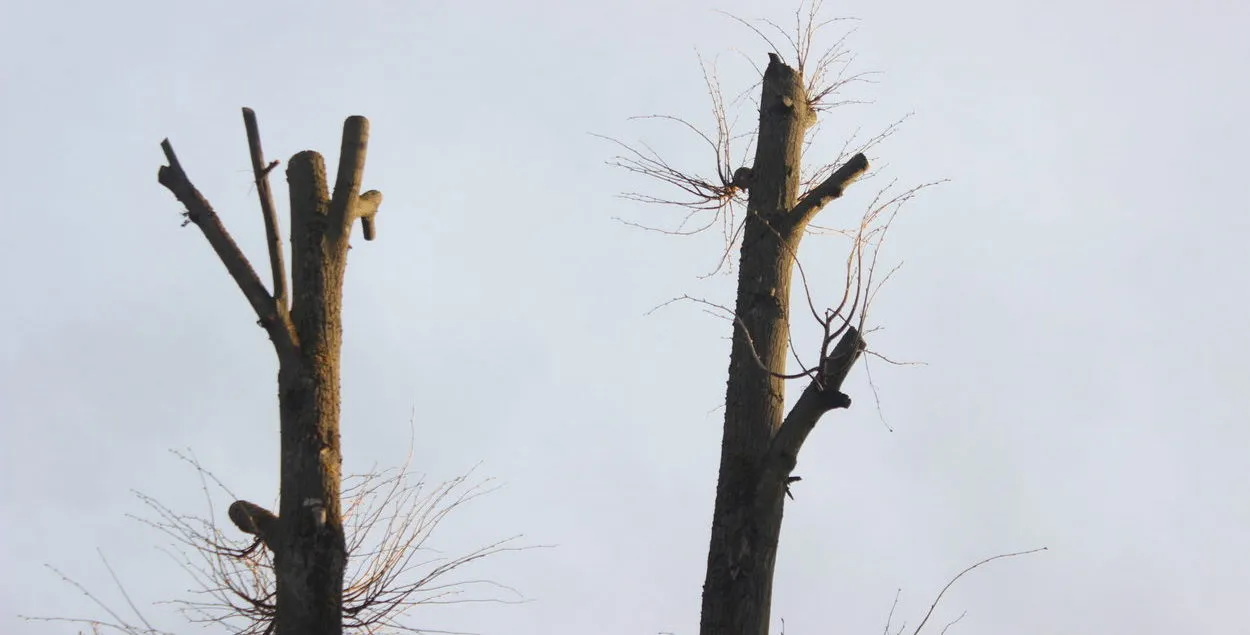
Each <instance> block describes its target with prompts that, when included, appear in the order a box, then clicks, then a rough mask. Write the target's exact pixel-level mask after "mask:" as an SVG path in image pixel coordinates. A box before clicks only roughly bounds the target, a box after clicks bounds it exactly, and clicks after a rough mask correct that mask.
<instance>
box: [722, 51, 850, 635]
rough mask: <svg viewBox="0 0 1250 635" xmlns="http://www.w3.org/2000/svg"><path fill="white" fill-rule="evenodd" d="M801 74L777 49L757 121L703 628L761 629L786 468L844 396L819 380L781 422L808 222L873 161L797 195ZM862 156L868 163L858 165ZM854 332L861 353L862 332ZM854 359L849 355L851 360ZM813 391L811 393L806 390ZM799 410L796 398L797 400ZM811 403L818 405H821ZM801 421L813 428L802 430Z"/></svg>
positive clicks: (806, 110) (745, 634)
mask: <svg viewBox="0 0 1250 635" xmlns="http://www.w3.org/2000/svg"><path fill="white" fill-rule="evenodd" d="M814 120H815V113H814V112H813V111H812V109H811V108H810V106H809V105H808V101H807V95H806V92H805V91H804V87H803V78H802V77H801V76H800V75H799V73H798V72H796V71H795V70H794V69H792V68H790V67H788V66H786V65H785V64H783V63H782V62H781V60H780V59H779V58H777V57H776V56H775V55H770V62H769V65H768V68H767V69H766V71H765V73H764V81H763V88H762V94H761V98H760V127H759V138H758V141H757V144H756V154H755V164H754V166H752V181H751V185H750V190H749V194H750V198H749V202H748V208H747V218H746V220H745V227H744V229H743V232H742V252H741V258H740V266H739V270H738V297H737V302H736V308H735V320H736V324H735V328H734V336H733V349H732V352H731V354H730V362H729V380H728V386H727V389H726V395H725V428H724V436H723V438H722V443H721V462H720V476H719V480H718V483H717V487H716V505H715V510H714V512H713V517H712V536H711V543H710V547H709V550H708V562H707V577H706V579H705V581H704V586H703V610H702V621H701V625H700V633H701V634H702V635H765V634H766V633H767V632H768V625H769V609H770V605H771V597H772V583H773V569H774V565H775V561H776V556H777V543H778V538H779V535H780V533H781V517H782V511H783V503H784V500H785V491H786V477H788V476H789V474H790V470H791V469H793V467H794V460H795V455H796V454H797V451H798V445H800V444H801V443H802V439H803V438H805V437H806V432H807V431H810V426H811V425H814V424H815V419H816V418H819V416H820V415H821V414H823V413H824V412H826V411H828V410H829V409H831V408H833V407H840V406H841V407H845V405H848V404H849V402H847V403H843V401H844V400H845V395H842V394H841V393H840V392H838V387H840V385H841V377H842V376H845V372H844V371H843V372H841V374H840V376H839V377H838V378H837V381H836V384H837V385H836V386H835V385H832V384H821V386H820V387H818V388H817V389H815V391H814V392H813V394H812V396H811V397H810V398H808V399H807V401H806V402H805V403H804V406H805V410H804V411H803V414H804V415H805V416H801V417H799V419H801V421H796V422H795V423H794V425H793V426H792V427H794V428H796V433H795V434H794V435H785V437H784V440H786V441H787V443H792V442H793V441H795V440H797V443H793V444H792V445H786V446H785V447H782V446H781V445H780V444H778V443H775V439H777V438H778V436H779V435H778V433H779V431H780V429H781V428H782V427H783V425H789V424H790V421H789V419H787V420H786V421H785V424H783V414H784V406H785V387H784V384H783V380H782V379H781V378H780V377H779V375H780V374H783V373H784V372H785V368H786V353H787V350H788V349H787V346H788V338H789V328H790V324H789V315H788V313H789V309H790V278H791V272H792V269H793V265H794V261H795V254H796V253H797V251H798V247H799V242H800V240H801V238H802V236H803V233H804V230H805V228H806V225H807V222H808V221H809V220H810V218H811V217H812V216H813V215H814V213H815V212H816V211H818V210H819V208H820V207H821V206H823V205H824V203H826V202H828V201H829V200H832V199H833V198H837V196H839V195H841V188H842V186H844V185H845V184H846V183H849V181H850V180H852V179H853V178H855V177H857V176H858V175H859V174H860V173H862V172H863V170H864V169H865V168H866V167H867V161H866V160H865V159H864V158H863V156H862V155H857V157H856V158H855V159H852V163H853V164H854V165H850V164H848V168H845V169H842V170H839V171H838V173H837V174H836V175H835V176H836V177H837V178H838V179H840V181H837V182H834V181H833V180H832V179H833V178H834V177H831V180H830V181H826V183H824V184H822V185H821V186H820V187H818V188H816V190H813V194H816V195H817V196H816V197H815V198H812V197H811V196H810V195H809V196H806V197H804V199H803V200H802V201H800V200H798V189H799V178H800V172H801V170H800V168H801V166H800V160H801V158H802V150H803V140H804V133H805V132H806V131H807V129H808V127H809V126H811V124H812V123H814ZM861 164H862V165H861ZM849 335H851V336H853V338H854V339H853V340H848V341H849V342H850V344H851V345H852V348H853V349H854V350H855V353H858V345H859V340H858V333H857V332H855V331H854V330H853V329H852V330H851V331H850V333H849ZM852 361H853V360H852ZM805 397H807V394H806V393H805ZM796 410H797V409H796ZM813 415H814V416H813ZM799 428H805V429H804V430H803V431H802V432H797V430H798V429H799Z"/></svg>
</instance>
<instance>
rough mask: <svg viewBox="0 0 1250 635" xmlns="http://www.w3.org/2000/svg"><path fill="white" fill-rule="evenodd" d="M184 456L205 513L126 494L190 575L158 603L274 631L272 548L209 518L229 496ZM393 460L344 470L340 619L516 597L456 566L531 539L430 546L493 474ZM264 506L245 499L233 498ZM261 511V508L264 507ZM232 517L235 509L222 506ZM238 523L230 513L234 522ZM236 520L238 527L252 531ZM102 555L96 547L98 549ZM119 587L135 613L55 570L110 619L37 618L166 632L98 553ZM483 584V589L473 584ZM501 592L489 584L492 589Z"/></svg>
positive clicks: (487, 487)
mask: <svg viewBox="0 0 1250 635" xmlns="http://www.w3.org/2000/svg"><path fill="white" fill-rule="evenodd" d="M174 454H175V455H176V456H177V457H178V458H179V459H180V460H182V461H184V462H185V463H187V464H188V465H190V466H191V467H192V468H193V469H194V470H195V471H196V474H197V477H198V478H199V480H200V490H201V494H202V496H203V503H204V505H205V509H206V512H207V513H206V515H204V516H199V515H194V514H190V515H188V514H183V513H179V512H176V511H174V510H173V509H171V508H170V507H169V506H167V505H165V504H164V503H161V502H160V501H158V500H156V499H154V498H152V497H150V496H148V495H146V494H143V493H142V492H138V491H136V492H134V495H135V496H136V497H137V498H138V499H139V500H140V501H141V502H142V503H143V504H144V505H145V506H146V507H147V508H148V510H149V511H150V512H151V513H152V514H153V516H151V517H141V516H134V515H131V516H130V517H131V518H132V519H134V520H136V521H138V522H140V523H142V524H144V525H146V526H148V527H151V528H154V529H156V530H158V531H160V532H161V533H162V534H163V535H164V536H166V537H167V538H169V539H171V541H172V542H171V544H170V545H169V547H168V548H165V549H162V551H164V552H165V553H166V555H168V556H169V557H170V558H172V559H173V560H174V561H175V562H177V564H178V565H179V566H180V567H181V568H182V570H183V571H184V572H186V574H187V575H188V576H189V577H190V579H191V582H192V584H191V587H192V590H191V591H190V597H189V598H188V599H173V600H166V601H163V602H161V604H165V605H170V606H173V607H174V608H175V609H176V610H177V612H178V613H179V614H181V615H183V616H184V617H185V618H186V619H187V620H188V621H189V622H191V623H193V624H202V625H209V624H219V625H221V626H223V627H225V628H226V629H228V630H229V632H231V633H237V634H240V635H264V634H266V633H272V632H273V623H274V617H275V609H276V605H275V577H274V563H273V553H272V551H271V550H270V549H268V548H266V547H265V546H264V540H263V538H261V537H259V536H257V537H254V538H246V537H232V536H231V535H229V534H228V533H227V532H226V531H224V530H223V527H222V526H221V525H219V524H218V523H217V522H216V520H215V519H217V518H218V517H219V516H220V515H221V514H220V503H221V498H222V497H223V496H224V497H227V499H234V498H235V495H234V493H233V492H231V491H230V489H229V488H228V487H226V485H225V484H224V483H222V481H221V480H220V479H219V478H218V477H217V476H216V475H214V474H213V473H212V472H210V471H209V470H207V469H206V468H205V467H204V466H203V465H201V464H200V462H199V461H198V460H197V459H196V458H195V457H194V456H193V455H191V454H189V453H181V452H174ZM407 467H408V466H407V463H405V464H404V465H402V466H399V467H397V468H391V469H386V470H380V471H373V472H369V473H365V474H359V475H353V476H348V477H346V478H345V479H344V488H343V501H344V510H345V511H344V523H345V525H346V526H347V529H348V534H349V540H348V576H347V582H346V584H345V585H344V591H343V603H344V606H343V613H344V620H343V628H344V630H350V631H353V632H358V633H379V632H384V631H389V632H409V633H432V632H441V631H437V630H429V629H425V628H422V627H420V626H417V625H415V624H414V623H412V622H411V617H412V616H411V612H412V611H413V610H414V609H416V608H417V607H421V606H437V605H446V604H462V603H481V602H489V603H519V602H523V601H524V599H523V598H522V597H521V595H520V593H519V592H517V591H516V590H515V589H513V588H511V587H508V586H506V585H503V584H500V583H498V582H495V581H491V580H485V579H476V578H468V577H464V576H463V573H464V568H465V567H466V566H468V565H470V564H472V563H474V562H476V561H478V560H481V559H483V558H487V557H489V556H492V555H496V554H500V553H505V552H513V551H524V550H528V549H533V548H536V547H534V546H522V545H518V544H517V540H519V539H520V536H513V537H511V538H506V539H503V540H499V541H496V542H494V543H491V544H488V545H486V546H483V547H481V548H478V549H474V550H472V551H469V552H467V553H464V554H461V555H457V556H450V557H448V556H442V555H438V554H439V553H440V552H439V551H437V550H434V549H432V548H431V546H430V540H431V539H432V538H433V537H434V533H435V531H436V530H437V529H438V527H439V526H440V525H441V524H442V523H443V522H444V521H445V520H446V519H447V517H448V515H450V514H451V513H452V512H454V511H455V510H457V509H459V508H461V507H462V506H464V505H465V504H468V503H469V502H471V501H473V500H475V499H477V498H478V497H481V496H484V495H486V494H489V493H491V492H492V491H494V490H495V486H494V485H493V484H492V481H491V479H481V480H477V481H474V480H472V471H470V473H468V474H465V475H463V476H460V477H458V478H455V479H452V480H450V481H446V482H443V483H439V484H434V485H431V484H429V483H427V482H426V481H424V480H423V479H421V478H420V477H418V476H417V475H414V474H413V473H411V472H409V471H408V470H407ZM239 503H244V504H245V505H248V506H252V507H254V508H256V509H263V508H261V507H260V506H258V505H253V504H251V503H247V501H237V500H236V501H235V503H233V504H231V505H230V509H231V510H233V509H236V508H237V507H236V506H238V505H239ZM266 513H267V512H266ZM230 516H231V520H232V521H236V520H237V519H236V518H235V517H234V516H235V514H230ZM236 525H238V522H236ZM250 529H252V527H251V526H248V527H247V528H244V527H239V530H240V531H243V532H244V533H245V534H254V533H255V532H253V531H250ZM101 558H103V556H101ZM104 564H105V567H106V568H108V570H109V573H110V575H112V576H113V580H114V583H115V584H116V586H117V589H118V590H119V592H120V593H121V594H122V597H123V599H124V600H125V602H126V604H127V606H128V607H129V609H130V612H131V614H132V615H133V617H129V618H127V617H126V616H124V615H122V614H121V612H119V611H116V610H115V609H113V608H111V607H109V606H108V605H107V604H106V603H105V602H103V601H102V600H100V599H99V598H98V597H97V596H96V595H95V594H93V593H92V592H90V591H88V590H87V589H85V588H83V587H82V586H81V585H79V584H78V583H77V582H75V581H74V580H72V579H70V578H69V577H68V576H66V575H65V574H63V573H61V572H60V571H58V570H56V569H53V571H54V572H55V573H56V574H57V575H59V576H60V577H61V578H62V579H63V580H64V581H65V582H67V583H68V584H70V585H72V586H74V587H75V588H77V589H78V590H79V591H80V592H82V593H83V594H84V595H85V596H86V597H88V598H89V599H91V601H92V602H93V603H95V604H96V605H97V606H98V607H99V608H101V609H102V610H103V611H105V613H106V614H107V615H108V616H109V619H90V618H40V617H27V618H26V619H29V620H36V621H60V622H70V623H76V624H81V625H83V626H86V627H88V628H91V629H92V631H93V632H117V633H125V634H127V635H170V634H169V632H168V631H164V630H160V629H157V628H155V627H153V626H152V624H151V623H150V622H149V621H148V620H147V619H146V618H145V617H144V616H143V613H142V612H141V611H140V610H139V608H138V607H137V606H136V605H135V604H134V602H133V601H131V599H130V596H129V595H128V594H127V592H126V590H125V589H124V587H123V586H122V584H121V582H120V580H118V579H117V577H116V575H115V574H113V571H112V568H111V567H109V565H108V562H107V561H105V563H104ZM475 589H482V591H484V592H478V591H475ZM492 590H493V591H495V592H503V593H494V592H492Z"/></svg>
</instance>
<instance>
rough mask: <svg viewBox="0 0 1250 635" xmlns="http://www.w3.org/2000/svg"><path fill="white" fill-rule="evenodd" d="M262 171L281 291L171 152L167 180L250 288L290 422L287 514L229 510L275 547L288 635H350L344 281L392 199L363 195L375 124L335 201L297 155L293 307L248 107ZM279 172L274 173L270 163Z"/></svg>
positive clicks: (321, 177)
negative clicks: (357, 243)
mask: <svg viewBox="0 0 1250 635" xmlns="http://www.w3.org/2000/svg"><path fill="white" fill-rule="evenodd" d="M244 120H245V122H246V124H247V129H248V138H249V146H250V149H251V152H252V163H253V169H254V172H255V175H256V180H257V189H258V192H259V193H260V198H261V207H262V210H263V212H264V214H265V220H266V236H267V238H268V241H269V250H270V263H271V267H272V268H273V270H274V271H273V278H274V289H275V292H274V293H273V294H270V293H269V292H268V291H267V290H266V289H265V288H264V285H263V284H262V283H261V282H260V279H259V277H258V276H257V275H256V272H255V270H253V269H252V267H251V264H250V263H248V261H247V258H246V257H244V256H243V254H242V253H241V252H240V251H239V249H238V246H237V245H236V244H235V243H234V241H233V240H232V239H231V238H230V236H229V234H228V233H227V232H226V230H225V227H224V226H223V225H222V224H221V222H220V219H218V217H217V215H216V213H214V212H213V210H212V208H211V207H210V206H209V205H208V202H207V201H206V200H204V198H203V197H202V196H201V195H200V193H199V192H198V191H196V190H195V188H194V186H192V185H191V183H190V181H189V180H188V179H187V178H186V174H185V173H184V172H183V171H182V167H181V166H180V165H179V164H178V161H177V158H176V157H175V156H174V154H173V148H172V147H171V146H170V145H169V143H168V141H166V142H165V143H164V144H163V147H164V149H165V153H166V157H167V158H168V159H169V161H170V165H169V166H168V167H163V168H162V169H161V172H160V181H161V183H162V184H164V185H165V186H166V187H168V188H169V189H170V190H171V191H172V192H173V193H174V195H175V196H177V197H178V199H179V200H180V201H182V202H183V204H185V205H186V206H187V218H188V220H190V221H191V222H193V223H195V224H196V225H197V226H199V227H200V228H201V229H202V230H203V231H204V234H205V236H206V237H207V238H208V240H209V243H210V244H212V246H213V248H214V250H216V251H217V254H218V256H219V257H220V258H221V259H222V262H223V263H224V264H225V265H226V268H227V270H229V271H230V274H231V276H232V277H234V279H235V281H236V282H237V283H238V284H239V287H240V289H242V290H243V292H244V295H245V296H247V298H248V300H249V301H250V302H251V304H252V307H253V308H254V309H255V310H256V314H257V316H258V317H259V318H260V325H261V326H263V327H264V328H265V330H266V331H267V332H268V333H269V336H270V339H271V340H272V341H273V344H274V349H275V351H276V352H277V355H278V362H279V370H278V397H279V413H280V417H281V452H282V457H281V484H280V489H281V492H280V499H281V500H280V503H279V513H278V515H277V516H276V517H275V516H274V515H273V514H272V513H270V512H269V511H268V510H265V509H263V508H261V507H260V506H258V505H255V504H253V503H249V502H247V501H237V502H235V503H234V504H233V505H231V507H230V518H231V520H233V521H234V523H235V524H236V525H237V526H238V527H239V529H241V530H243V531H245V532H248V533H252V534H255V535H257V537H258V538H260V539H261V540H263V541H264V543H265V544H266V545H267V546H268V547H269V548H270V549H272V550H273V554H274V569H275V577H276V579H277V601H276V610H275V626H276V629H275V630H276V633H277V635H340V634H341V633H342V630H343V619H342V618H343V572H344V568H345V565H346V561H347V549H346V542H345V539H344V535H343V523H342V517H341V511H340V505H339V496H340V491H339V489H340V483H341V474H340V469H341V464H342V455H341V453H340V449H339V368H340V351H341V349H342V342H343V324H342V300H343V274H344V272H345V270H346V267H347V250H348V240H349V238H350V236H351V229H352V224H353V223H354V222H355V220H356V219H357V218H359V219H361V220H362V221H363V224H364V225H365V232H364V233H365V238H366V239H367V240H372V239H373V237H374V224H373V221H374V215H375V214H376V213H377V209H378V205H379V204H380V203H381V198H382V195H381V194H380V193H378V192H376V191H370V192H365V193H364V194H361V193H360V182H361V177H362V173H363V170H364V162H365V151H366V146H367V144H368V137H369V122H368V121H367V120H366V119H365V118H364V117H350V118H348V120H347V122H346V123H345V124H344V126H343V145H342V149H341V153H340V156H339V169H338V174H337V176H336V179H335V186H334V195H333V198H331V196H330V194H329V191H328V185H327V181H326V170H325V162H324V160H323V159H322V158H321V155H319V154H317V153H316V152H311V151H307V152H301V153H299V154H296V155H295V156H293V157H292V158H291V160H290V163H289V166H288V169H287V181H288V183H289V186H290V196H291V283H292V284H291V287H292V291H293V292H292V294H291V306H290V307H288V306H287V294H286V292H285V288H286V285H285V280H286V279H285V276H286V272H285V271H281V268H282V263H283V259H282V245H281V240H280V239H279V238H278V237H277V227H276V225H277V221H276V216H275V215H274V213H273V202H272V198H271V195H270V193H269V187H268V184H267V182H266V178H267V174H268V171H269V167H264V158H263V155H262V154H261V150H260V140H259V136H258V133H257V132H256V121H255V115H254V114H253V113H252V112H251V110H249V109H244ZM270 167H272V166H270Z"/></svg>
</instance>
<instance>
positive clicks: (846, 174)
mask: <svg viewBox="0 0 1250 635" xmlns="http://www.w3.org/2000/svg"><path fill="white" fill-rule="evenodd" d="M867 171H868V157H866V156H864V155H863V153H859V154H856V155H855V156H853V157H851V160H849V161H847V162H846V163H845V164H844V165H843V166H842V167H840V168H838V169H837V170H836V171H835V172H834V173H833V174H830V175H829V178H827V179H825V180H824V182H822V183H821V184H820V185H817V186H816V187H814V188H812V189H811V190H810V191H808V192H807V194H804V195H803V198H802V199H799V202H798V203H797V204H795V206H794V209H792V210H790V218H791V222H792V223H793V226H794V227H798V228H802V227H805V226H806V225H807V223H808V221H810V220H811V219H812V217H813V216H815V215H816V213H817V212H819V211H820V210H821V209H822V208H824V206H825V205H828V204H829V203H830V202H832V201H833V200H834V199H836V198H840V197H841V196H842V193H843V192H844V191H845V190H846V186H848V185H850V184H851V182H852V181H854V180H855V179H858V178H859V177H860V176H863V174H864V172H867Z"/></svg>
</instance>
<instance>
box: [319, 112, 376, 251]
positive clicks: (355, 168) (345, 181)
mask: <svg viewBox="0 0 1250 635" xmlns="http://www.w3.org/2000/svg"><path fill="white" fill-rule="evenodd" d="M368 147H369V120H368V119H365V118H364V117H361V116H359V115H355V116H352V117H348V118H347V121H345V122H343V145H342V147H341V149H340V151H339V170H338V174H337V175H336V176H335V178H334V197H333V198H332V199H331V200H330V227H332V228H333V231H336V232H341V234H342V235H344V236H346V235H348V234H350V232H351V227H352V225H351V224H352V223H353V222H355V220H356V219H357V218H361V219H362V224H363V225H364V232H365V240H373V238H374V237H375V235H376V229H375V228H374V216H375V215H376V214H377V212H378V205H379V204H381V202H382V193H381V192H378V191H377V190H371V191H369V192H365V193H364V195H363V196H362V195H361V193H360V181H361V179H362V178H363V177H364V171H365V155H366V154H367V151H368Z"/></svg>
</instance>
